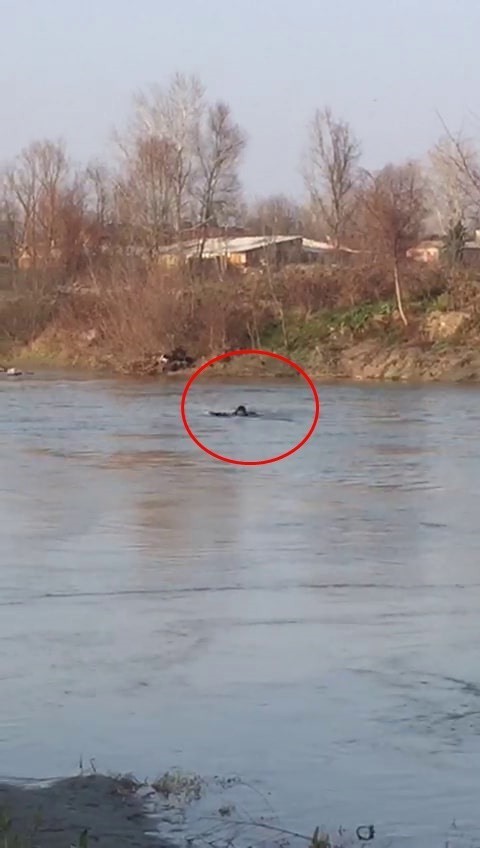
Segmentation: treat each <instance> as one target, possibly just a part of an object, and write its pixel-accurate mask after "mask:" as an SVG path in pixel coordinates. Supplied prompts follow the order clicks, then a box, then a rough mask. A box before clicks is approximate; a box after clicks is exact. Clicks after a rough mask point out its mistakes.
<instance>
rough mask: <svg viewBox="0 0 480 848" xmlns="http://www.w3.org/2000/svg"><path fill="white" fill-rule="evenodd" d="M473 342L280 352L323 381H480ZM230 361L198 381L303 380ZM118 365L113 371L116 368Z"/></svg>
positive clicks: (45, 360)
mask: <svg viewBox="0 0 480 848" xmlns="http://www.w3.org/2000/svg"><path fill="white" fill-rule="evenodd" d="M475 342H476V340H472V341H471V342H470V343H468V344H449V345H442V346H437V345H429V346H428V347H425V346H421V345H419V344H418V343H415V342H404V343H399V344H394V345H385V343H384V342H382V341H381V340H379V339H365V340H363V341H354V342H352V343H351V344H347V345H342V347H339V348H337V349H332V347H331V346H328V345H326V346H322V347H320V346H317V348H316V349H315V350H313V351H295V350H294V351H289V352H285V351H283V350H281V351H278V352H279V353H281V354H282V355H285V356H286V357H288V358H289V359H291V360H292V361H293V362H296V363H297V364H298V365H299V366H300V367H301V368H303V369H304V370H305V371H307V373H308V374H309V376H310V377H311V378H312V379H315V380H317V381H320V382H325V383H327V382H328V383H331V384H335V383H340V382H343V383H347V382H348V383H365V384H374V385H382V384H387V385H388V384H391V383H398V382H400V383H420V384H422V385H426V384H428V383H445V384H452V383H471V384H476V383H480V347H479V346H477V345H476V343H475ZM275 352H276V351H275ZM243 359H246V357H239V358H238V359H237V361H236V362H235V361H234V360H233V359H232V360H230V361H228V362H226V361H224V362H221V363H217V364H215V365H214V366H212V367H211V368H208V369H205V371H203V372H202V374H201V376H200V379H201V380H202V379H203V380H206V381H209V382H215V381H217V380H218V381H223V380H225V379H227V380H239V381H243V380H245V381H247V380H258V381H260V382H263V381H265V380H274V381H277V380H282V381H285V382H288V381H294V380H296V379H299V378H300V379H302V378H301V375H299V374H298V373H297V372H295V371H293V369H292V368H290V367H289V366H288V365H284V364H282V363H279V362H278V361H276V360H274V359H272V358H269V357H268V358H267V357H265V359H264V360H261V359H259V360H257V361H256V362H253V361H250V362H249V363H246V362H242V361H241V360H243ZM206 361H208V360H207V358H206V357H201V358H199V359H198V360H197V362H196V363H195V366H193V367H189V368H185V369H182V370H179V371H175V372H170V373H162V372H161V370H158V371H154V370H152V369H149V370H141V369H138V368H134V367H132V368H129V366H128V364H124V363H122V364H121V365H120V364H116V363H115V362H112V360H111V359H110V361H107V358H106V357H103V356H102V355H101V354H100V353H98V355H94V354H93V353H92V351H89V354H88V356H87V355H85V356H79V355H76V356H75V357H72V358H68V357H66V356H65V354H64V353H60V352H57V353H55V352H51V353H50V354H49V355H48V356H44V355H41V354H39V353H38V351H37V352H35V351H33V350H32V349H31V348H23V349H17V350H13V349H12V351H11V353H10V356H9V365H10V364H11V365H14V366H16V367H19V368H20V369H22V368H28V369H29V370H30V369H32V370H34V369H35V368H39V369H41V370H42V371H45V372H52V371H55V370H58V369H62V370H68V371H72V373H76V374H80V373H82V372H83V373H85V374H86V375H98V376H104V377H112V378H120V379H128V380H132V381H137V380H149V381H150V380H156V381H161V382H162V383H163V382H165V383H166V382H167V381H168V382H169V381H171V380H174V381H175V382H178V381H187V380H188V379H189V378H190V377H191V376H192V374H194V373H195V371H196V370H197V369H198V368H199V367H201V365H202V364H204V363H205V362H206ZM116 366H117V367H116Z"/></svg>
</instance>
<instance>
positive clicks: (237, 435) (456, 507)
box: [0, 372, 480, 846]
mask: <svg viewBox="0 0 480 848" xmlns="http://www.w3.org/2000/svg"><path fill="white" fill-rule="evenodd" d="M181 390H182V382H181V381H177V380H172V381H171V382H167V383H160V382H156V381H147V382H135V381H128V380H114V379H110V378H103V379H92V378H91V377H90V378H89V377H84V376H82V375H75V376H72V375H71V374H65V373H58V374H57V373H54V372H52V373H45V374H38V375H34V376H32V377H31V378H24V379H21V380H18V381H15V380H13V381H9V380H8V379H3V380H2V381H1V382H0V528H1V534H2V547H1V555H0V678H1V698H0V772H1V775H0V776H2V777H7V778H12V777H46V776H60V775H66V774H71V773H72V772H74V771H75V770H76V769H77V767H78V762H79V758H80V757H82V758H83V760H84V762H86V763H88V761H89V759H90V758H91V757H92V758H95V763H96V765H97V767H98V768H99V769H101V770H112V771H130V772H134V773H135V774H136V775H138V776H139V777H145V776H148V777H150V778H153V777H155V776H156V775H157V774H161V773H162V772H164V771H166V770H167V769H169V768H171V767H178V768H181V769H184V770H186V771H188V772H192V773H193V772H196V773H198V774H200V775H224V776H228V775H232V774H236V775H240V776H241V777H242V778H243V779H244V780H246V781H249V782H250V783H251V784H252V785H254V786H256V787H259V788H260V789H261V791H262V792H265V793H267V792H268V793H270V794H269V796H268V797H269V803H270V804H271V805H272V806H273V808H274V809H275V810H276V811H278V813H279V814H280V816H281V820H282V822H283V823H284V824H285V826H286V827H292V828H296V829H300V830H301V831H302V832H305V831H306V832H310V831H313V828H314V827H315V825H316V824H324V825H325V826H327V827H335V826H338V825H345V826H347V827H352V826H353V827H355V826H356V825H357V824H360V823H361V824H365V823H370V822H374V823H375V825H376V828H377V832H380V833H381V834H383V836H384V837H385V838H387V837H388V839H389V840H390V842H388V844H400V843H401V844H402V845H403V844H407V843H408V844H412V845H415V846H418V845H440V844H443V841H444V838H445V833H446V832H447V831H448V829H449V828H450V827H451V825H452V821H453V820H454V819H455V820H456V823H457V825H456V826H457V832H458V833H461V834H464V835H465V838H468V839H470V838H474V837H475V836H479V837H480V815H479V813H478V803H477V795H476V791H477V781H478V778H479V776H480V759H479V756H480V665H479V662H478V656H479V636H480V520H479V517H478V515H479V488H480V456H479V450H478V444H479V430H480V394H479V391H478V390H477V389H475V388H471V387H460V386H449V387H442V386H439V385H431V386H423V387H421V386H420V387H415V386H414V387H406V386H399V385H392V386H360V385H354V386H351V385H342V384H339V385H326V386H323V387H322V386H319V390H320V398H321V403H322V415H321V419H320V423H319V426H318V428H317V430H316V432H315V434H314V436H313V437H312V438H311V439H310V441H309V442H308V444H307V445H305V447H303V448H302V449H301V450H300V451H298V452H297V453H296V454H294V455H293V456H291V457H289V458H288V459H286V460H284V461H281V462H278V463H275V464H272V465H266V466H259V467H238V466H233V465H227V464H225V463H222V462H219V461H216V460H214V459H212V458H210V457H209V456H207V455H206V454H205V453H204V452H203V451H201V450H200V449H199V448H198V447H197V446H196V445H194V444H193V443H192V442H191V441H190V439H189V438H188V436H187V435H186V433H185V431H184V429H183V427H182V424H181V421H180V418H179V401H180V395H181ZM237 403H246V404H247V405H248V406H252V407H254V408H255V409H257V410H258V411H260V412H263V413H265V414H264V416H263V418H262V419H246V420H242V421H236V420H221V419H211V418H209V417H207V416H205V415H204V412H205V410H207V409H209V408H216V409H219V408H231V407H233V406H236V405H237ZM189 410H190V411H189V415H190V418H189V421H190V423H191V424H192V425H193V424H194V425H195V427H194V429H195V431H196V432H197V434H200V435H201V436H202V438H205V439H206V440H207V441H208V440H210V441H209V444H210V446H212V447H213V448H214V449H216V450H217V451H219V452H220V453H223V454H233V455H238V456H241V457H243V458H257V457H258V455H259V453H262V452H263V455H268V454H277V453H282V451H284V450H288V448H289V447H290V446H291V445H292V444H293V443H294V442H295V441H298V439H300V438H301V437H302V435H303V434H304V433H305V432H306V431H307V430H308V427H309V425H310V422H311V419H312V415H313V405H312V397H311V393H310V392H309V390H308V388H307V387H306V386H305V385H303V386H302V385H299V384H296V383H295V384H294V383H289V382H286V383H285V382H278V383H276V384H270V383H269V384H266V383H264V384H261V385H259V384H258V383H257V384H254V383H252V384H247V383H245V382H243V383H241V384H239V385H233V384H232V383H228V384H227V383H226V384H224V385H222V384H219V383H215V384H211V383H210V384H208V385H207V384H206V385H205V386H203V387H202V386H200V387H199V388H197V389H196V393H195V394H194V393H193V392H192V400H191V402H190V407H189ZM392 840H393V843H392ZM412 840H413V841H412ZM442 840H443V841H442ZM385 844H387V843H385Z"/></svg>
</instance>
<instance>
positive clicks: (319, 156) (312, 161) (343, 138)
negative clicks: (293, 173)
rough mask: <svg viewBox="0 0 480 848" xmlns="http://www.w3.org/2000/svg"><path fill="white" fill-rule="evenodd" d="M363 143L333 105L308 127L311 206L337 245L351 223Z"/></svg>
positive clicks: (307, 172) (306, 175)
mask: <svg viewBox="0 0 480 848" xmlns="http://www.w3.org/2000/svg"><path fill="white" fill-rule="evenodd" d="M360 155H361V148H360V143H359V142H358V140H357V138H356V137H355V134H354V132H353V130H352V129H351V127H350V125H349V124H348V123H347V122H346V121H343V120H340V119H336V118H335V117H334V115H333V114H332V111H331V109H329V108H326V109H324V110H323V111H320V110H317V111H316V113H315V115H314V117H313V120H312V122H311V124H310V127H309V147H308V152H307V157H306V162H305V166H304V180H305V184H306V187H307V190H308V192H309V195H310V200H311V203H312V206H313V207H314V209H315V210H317V214H318V218H319V219H320V220H321V221H322V223H323V224H324V226H325V227H326V229H327V232H328V235H329V236H330V237H331V239H332V242H333V244H334V245H335V246H338V245H339V243H340V241H341V239H342V237H343V236H344V234H345V232H346V229H347V226H348V224H349V221H350V218H351V215H352V211H353V205H352V204H353V200H354V194H355V192H354V189H355V185H356V181H357V177H358V174H359V171H358V163H359V159H360Z"/></svg>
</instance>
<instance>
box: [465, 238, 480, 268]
mask: <svg viewBox="0 0 480 848" xmlns="http://www.w3.org/2000/svg"><path fill="white" fill-rule="evenodd" d="M462 259H463V264H464V265H465V266H466V267H467V268H480V230H475V238H474V239H473V240H472V241H466V242H465V246H464V248H463V257H462Z"/></svg>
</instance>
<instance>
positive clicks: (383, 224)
mask: <svg viewBox="0 0 480 848" xmlns="http://www.w3.org/2000/svg"><path fill="white" fill-rule="evenodd" d="M361 201H362V205H363V211H364V216H365V221H366V225H367V227H368V235H369V239H370V241H376V242H377V243H378V245H379V246H380V247H381V248H382V249H383V252H384V255H385V257H386V258H387V260H388V262H389V263H390V265H391V268H392V272H393V280H394V288H395V297H396V301H397V306H398V311H399V314H400V317H401V319H402V321H403V323H404V324H407V323H408V321H407V317H406V315H405V310H404V307H403V297H402V286H401V280H400V266H401V262H402V260H403V259H404V257H405V254H406V251H407V250H408V248H409V247H411V246H412V245H413V244H415V242H416V241H417V240H418V238H419V237H420V234H421V230H422V226H423V222H424V220H425V214H426V205H425V184H424V180H423V178H422V175H421V174H420V172H419V169H418V167H417V166H416V165H415V164H414V163H410V162H409V163H407V164H406V165H401V166H394V165H387V166H386V167H385V168H383V169H382V170H381V171H379V172H378V173H377V174H366V176H365V185H364V187H363V192H362V197H361Z"/></svg>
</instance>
